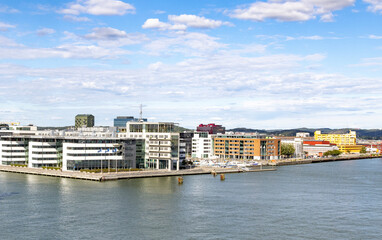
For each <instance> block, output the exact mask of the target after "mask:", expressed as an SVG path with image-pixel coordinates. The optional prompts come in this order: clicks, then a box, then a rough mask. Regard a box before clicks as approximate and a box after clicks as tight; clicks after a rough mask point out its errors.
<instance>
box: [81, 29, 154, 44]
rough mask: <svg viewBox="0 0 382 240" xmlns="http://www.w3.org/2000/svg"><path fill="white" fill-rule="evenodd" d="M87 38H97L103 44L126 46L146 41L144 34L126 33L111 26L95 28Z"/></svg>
mask: <svg viewBox="0 0 382 240" xmlns="http://www.w3.org/2000/svg"><path fill="white" fill-rule="evenodd" d="M84 38H85V39H88V40H95V41H97V43H98V44H99V45H101V46H125V45H132V44H138V43H141V42H143V41H146V40H147V38H146V36H145V35H144V34H140V33H136V34H134V33H126V32H125V31H122V30H118V29H115V28H111V27H102V28H94V29H93V32H92V33H89V34H86V35H85V36H84Z"/></svg>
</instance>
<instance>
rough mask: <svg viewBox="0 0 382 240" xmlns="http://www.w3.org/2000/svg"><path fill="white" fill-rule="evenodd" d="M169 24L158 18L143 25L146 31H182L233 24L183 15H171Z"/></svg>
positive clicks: (150, 19)
mask: <svg viewBox="0 0 382 240" xmlns="http://www.w3.org/2000/svg"><path fill="white" fill-rule="evenodd" d="M168 20H169V23H165V22H161V21H160V20H159V19H158V18H149V19H147V20H146V21H145V23H144V24H143V25H142V28H144V29H150V28H151V29H159V30H176V31H182V30H186V29H187V28H189V27H191V28H207V29H211V28H217V27H220V26H222V25H229V26H231V25H232V24H231V23H229V22H222V21H219V20H213V19H208V18H205V17H199V16H196V15H189V14H182V15H178V16H177V15H169V16H168Z"/></svg>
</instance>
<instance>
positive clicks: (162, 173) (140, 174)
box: [0, 165, 276, 181]
mask: <svg viewBox="0 0 382 240" xmlns="http://www.w3.org/2000/svg"><path fill="white" fill-rule="evenodd" d="M275 170H276V168H262V169H260V168H259V169H252V170H248V171H243V170H241V169H231V168H194V169H187V170H179V171H168V170H154V171H146V170H145V171H132V172H117V173H116V172H113V173H102V174H101V173H85V172H78V171H64V172H62V171H60V170H47V169H41V168H27V167H13V166H3V165H0V171H1V172H12V173H22V174H33V175H41V176H49V177H62V178H73V179H82V180H90V181H111V180H120V179H133V178H150V177H169V176H186V175H200V174H211V173H212V172H216V173H217V174H222V173H223V174H224V173H242V172H264V171H275Z"/></svg>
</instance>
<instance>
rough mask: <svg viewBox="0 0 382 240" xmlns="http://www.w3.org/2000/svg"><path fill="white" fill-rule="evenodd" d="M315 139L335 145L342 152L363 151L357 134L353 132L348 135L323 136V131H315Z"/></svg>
mask: <svg viewBox="0 0 382 240" xmlns="http://www.w3.org/2000/svg"><path fill="white" fill-rule="evenodd" d="M314 139H315V140H323V141H329V142H330V143H334V144H336V145H337V147H338V149H339V150H340V151H341V152H348V153H359V152H360V151H361V149H362V146H361V145H357V134H356V132H355V131H351V130H349V133H347V134H323V133H321V131H315V132H314Z"/></svg>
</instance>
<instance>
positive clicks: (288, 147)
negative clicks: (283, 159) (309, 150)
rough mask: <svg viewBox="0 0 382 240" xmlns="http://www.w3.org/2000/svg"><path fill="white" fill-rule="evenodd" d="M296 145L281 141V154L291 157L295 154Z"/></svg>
mask: <svg viewBox="0 0 382 240" xmlns="http://www.w3.org/2000/svg"><path fill="white" fill-rule="evenodd" d="M294 151H295V149H294V146H293V144H290V143H281V155H282V156H287V157H290V156H292V155H293V154H294Z"/></svg>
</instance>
